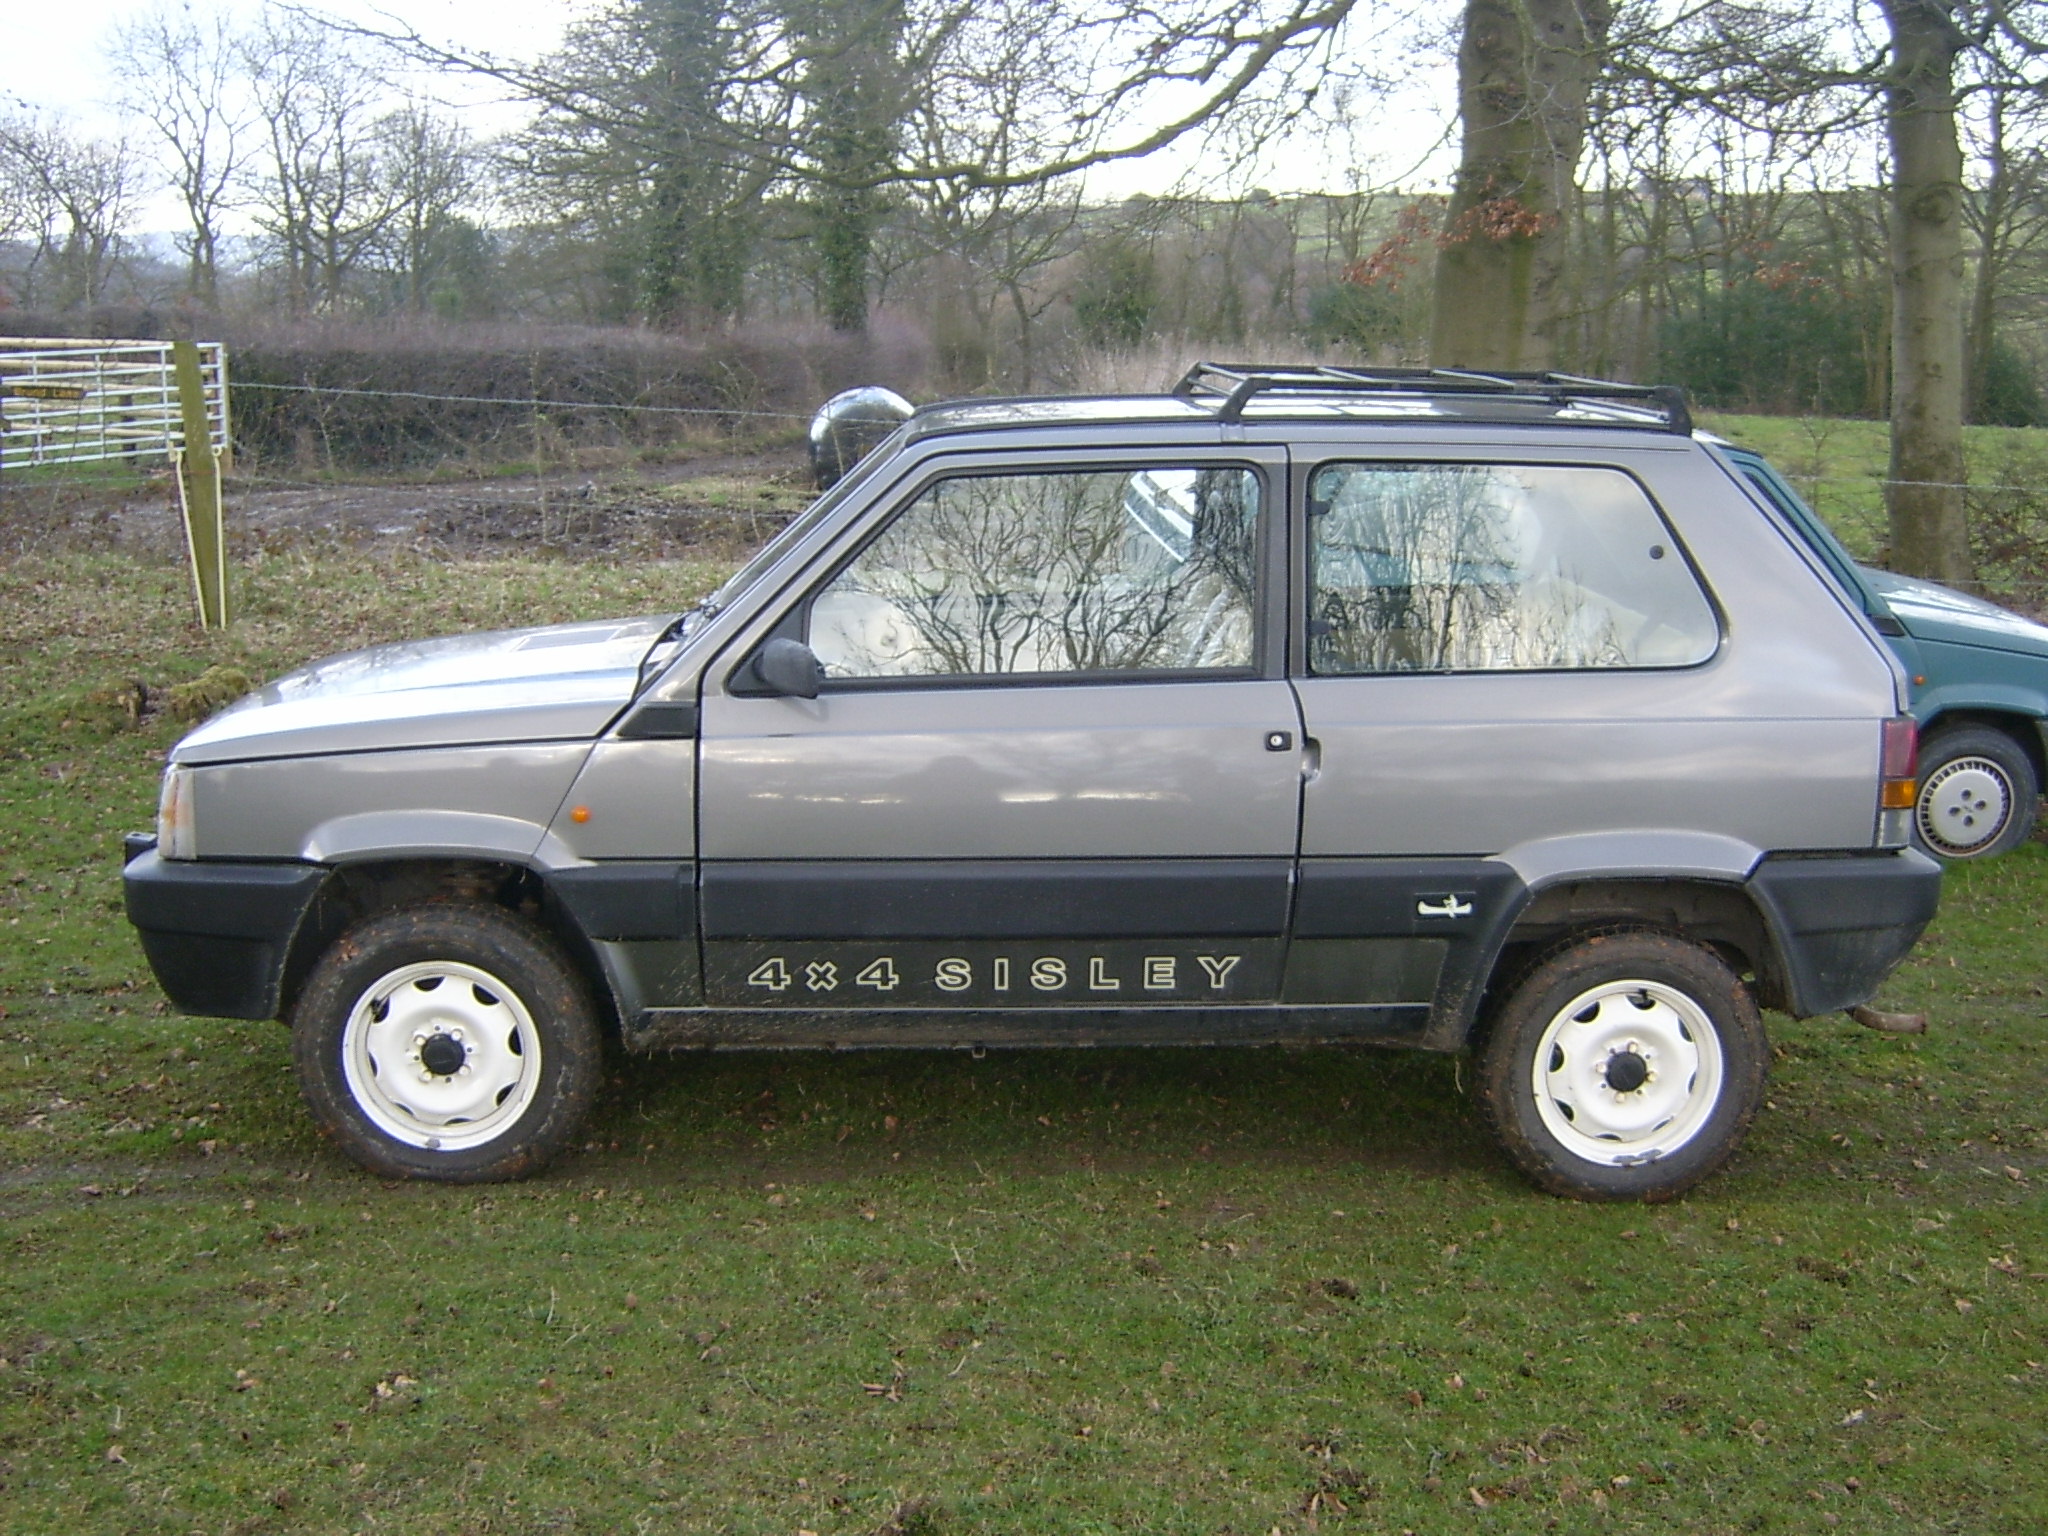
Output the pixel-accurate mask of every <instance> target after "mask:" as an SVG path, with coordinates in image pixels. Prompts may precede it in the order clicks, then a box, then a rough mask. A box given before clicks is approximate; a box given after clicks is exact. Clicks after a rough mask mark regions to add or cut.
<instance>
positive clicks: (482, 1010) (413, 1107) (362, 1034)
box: [341, 960, 541, 1152]
mask: <svg viewBox="0 0 2048 1536" xmlns="http://www.w3.org/2000/svg"><path fill="white" fill-rule="evenodd" d="M341 1068H342V1073H343V1075H344V1076H345V1077H346V1078H347V1081H348V1086H349V1092H350V1093H352V1094H353V1095H354V1096H355V1100H356V1103H358V1104H359V1105H361V1106H362V1110H363V1113H364V1114H365V1115H366V1116H368V1117H369V1120H370V1122H371V1123H372V1124H373V1125H375V1126H376V1127H377V1129H379V1130H380V1131H382V1132H384V1134H385V1135H387V1136H389V1137H391V1138H392V1139H393V1140H395V1141H402V1142H404V1143H405V1144H406V1145H407V1146H413V1147H421V1148H424V1149H426V1150H427V1151H430V1152H460V1151H464V1150H466V1149H467V1148H470V1147H476V1146H481V1145H483V1144H484V1143H485V1142H488V1141H492V1140H495V1139H496V1138H497V1137H499V1136H502V1135H503V1134H504V1133H505V1132H506V1130H507V1129H509V1128H510V1127H511V1126H513V1125H516V1124H517V1123H518V1121H519V1117H520V1116H521V1115H523V1114H525V1113H526V1111H527V1109H528V1107H529V1106H531V1105H532V1103H533V1098H534V1094H535V1093H537V1092H538V1091H539V1089H540V1080H541V1043H540V1036H539V1033H538V1032H537V1031H536V1030H535V1029H534V1027H533V1017H532V1015H531V1014H529V1013H528V1012H527V1011H526V1005H525V1004H524V1003H522V1002H521V1001H520V1000H519V998H518V997H517V996H516V995H515V994H514V993H513V991H512V989H511V988H510V987H509V986H507V985H506V984H505V983H504V982H502V981H500V980H499V979H498V978H497V977H495V976H493V975H492V974H491V973H490V972H489V971H486V970H483V969H482V968H481V967H478V966H474V965H463V964H460V963H458V962H455V961H445V960H443V961H426V962H424V963H421V964H417V965H406V966H401V967H399V968H398V969H397V970H395V971H393V972H391V973H390V974H389V975H388V976H383V977H380V978H379V979H378V980H377V981H375V982H374V983H372V984H371V985H370V986H369V987H368V988H366V989H365V990H364V992H363V995H362V996H361V997H360V998H358V999H357V1000H356V1005H355V1007H354V1008H352V1009H350V1010H349V1017H348V1023H347V1024H346V1025H345V1026H343V1029H342V1040H341Z"/></svg>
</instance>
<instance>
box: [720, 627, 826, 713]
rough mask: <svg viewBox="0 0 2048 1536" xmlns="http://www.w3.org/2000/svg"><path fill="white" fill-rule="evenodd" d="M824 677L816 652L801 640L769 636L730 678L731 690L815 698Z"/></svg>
mask: <svg viewBox="0 0 2048 1536" xmlns="http://www.w3.org/2000/svg"><path fill="white" fill-rule="evenodd" d="M824 681H825V668H824V665H823V663H821V662H820V661H819V660H818V657H817V653H816V652H815V651H813V650H812V649H811V648H810V647H809V646H808V645H805V644H804V643H803V641H801V640H770V641H769V642H768V643H767V644H766V645H764V646H762V647H761V649H759V650H758V651H756V652H754V655H753V659H752V660H750V661H749V662H748V663H747V664H746V665H745V666H744V667H742V668H740V672H739V675H738V676H737V677H736V678H734V679H733V682H734V684H735V685H736V686H735V687H734V688H733V690H732V691H733V692H734V693H745V694H768V695H770V696H772V697H775V698H786V699H815V698H816V697H817V696H818V688H819V686H820V685H821V684H822V683H823V682H824Z"/></svg>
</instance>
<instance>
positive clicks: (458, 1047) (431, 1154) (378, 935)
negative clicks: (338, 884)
mask: <svg viewBox="0 0 2048 1536" xmlns="http://www.w3.org/2000/svg"><path fill="white" fill-rule="evenodd" d="M292 1055H293V1059H294V1062H295V1064H296V1066H297V1068H298V1075H299V1086H300V1089H301V1091H302V1092H303V1093H304V1095H305V1098H306V1102H307V1104H308V1106H309V1107H310V1108H311V1109H312V1112H313V1118H314V1120H315V1121H316V1122H317V1123H318V1124H319V1126H320V1128H321V1130H323V1131H324V1132H326V1134H327V1135H328V1136H330V1137H331V1138H333V1140H334V1141H335V1143H336V1144H337V1145H338V1146H340V1147H341V1149H342V1150H343V1151H344V1152H346V1153H348V1155H349V1156H350V1157H352V1158H354V1159H355V1160H356V1161H357V1162H359V1163H361V1164H362V1165H363V1166H364V1167H366V1168H368V1169H370V1170H371V1171H372V1172H374V1173H379V1174H382V1175H384V1176H385V1177H387V1178H414V1179H437V1180H445V1181H450V1182H460V1183H483V1182H490V1181H495V1180H501V1179H513V1178H519V1177H521V1176H523V1175H525V1174H529V1173H533V1172H535V1171H537V1170H538V1169H540V1168H541V1167H543V1166H545V1165H546V1163H547V1162H548V1160H549V1159H550V1158H551V1157H553V1156H554V1155H555V1154H556V1153H557V1152H559V1151H560V1150H561V1149H562V1148H563V1147H564V1146H566V1145H567V1144H568V1143H569V1141H570V1140H571V1139H572V1138H573V1137H574V1136H575V1135H576V1132H577V1131H578V1129H579V1128H580V1127H581V1125H582V1123H583V1120H584V1117H585V1116H586V1115H587V1113H588V1112H589V1108H590V1105H591V1102H592V1100H593V1099H594V1098H595V1097H596V1093H597V1086H598V1081H599V1077H600V1072H601V1060H602V1048H601V1044H600V1039H599V1034H598V1029H597V1022H596V1018H595V1016H594V1014H593V1011H592V1008H591V1004H590V999H589V994H588V992H587V990H586V989H585V988H584V986H583V984H582V981H581V978H580V977H579V976H578V975H577V973H576V971H575V970H574V968H573V967H572V966H571V965H570V963H569V961H568V960H567V958H566V957H565V956H564V955H563V954H562V952H561V950H560V948H559V947H558V946H557V945H556V944H555V942H554V941H553V940H552V939H551V938H549V936H548V935H547V934H546V933H545V932H543V931H542V930H541V929H540V928H538V927H536V926H535V925H534V924H532V923H530V922H528V921H527V920H526V919H525V918H523V917H520V916H518V915H517V914H516V913H511V912H507V911H504V910H502V909H500V908H496V907H482V906H468V905H461V904H455V903H431V904H427V905H424V906H418V907H409V908H404V909H401V910H398V911H393V912H385V913H381V914H379V915H377V916H375V917H371V918H369V919H367V920H365V921H364V922H361V923H358V924H357V925H355V926H354V927H353V928H350V929H349V930H348V931H347V932H345V933H343V934H342V935H341V937H340V938H339V939H337V940H336V941H335V942H334V944H333V945H332V947H330V948H329V950H328V951H327V953H326V954H325V955H324V956H323V957H322V958H321V960H320V962H319V963H318V964H317V965H316V966H315V967H314V969H313V973H312V975H311V976H310V977H309V978H308V980H307V983H306V987H305V990H304V991H303V992H302V993H301V994H300V996H299V1000H298V1003H297V1004H296V1006H295V1007H294V1009H293V1011H292Z"/></svg>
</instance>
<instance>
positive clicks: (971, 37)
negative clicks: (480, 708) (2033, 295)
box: [328, 0, 1361, 326]
mask: <svg viewBox="0 0 2048 1536" xmlns="http://www.w3.org/2000/svg"><path fill="white" fill-rule="evenodd" d="M1360 3H1361V0H1107V3H1105V4H1102V5H1098V6H1091V7H1088V8H1085V9H1082V10H1079V11H1076V10H1074V9H1073V8H1071V7H1069V8H1066V9H1065V10H1064V11H1060V10H1058V9H1052V10H1048V9H1047V8H1045V7H1039V8H1037V9H1038V11H1039V12H1040V13H1042V14H1040V15H1039V16H1038V17H1037V18H1036V19H1035V20H1033V21H1032V25H1033V26H1034V28H1035V29H1036V30H1035V32H1034V37H1035V38H1036V40H1037V43H1038V46H1037V48H1036V50H1035V52H1033V53H1032V55H1031V57H1032V59H1033V61H1034V63H1035V65H1036V66H1037V67H1038V70H1039V73H1038V74H1037V76H1036V77H1035V78H1034V79H1032V80H1031V81H1030V82H1029V84H1028V87H1022V88H1019V89H1017V90H1015V91H1014V92H1013V93H1012V94H1013V99H1014V101H1015V103H1016V105H1017V106H1019V107H1020V108H1022V109H1024V112H1025V113H1026V114H1027V115H1028V120H1029V123H1030V131H1029V132H1028V133H1026V134H1022V135H1018V136H1013V137H1011V138H1009V139H1008V140H1005V139H1003V138H1002V136H1000V135H992V134H990V133H987V132H985V131H976V132H970V133H965V134H941V135H933V134H930V133H927V132H923V131H910V130H907V129H906V128H905V126H904V125H905V124H906V122H908V121H909V120H910V119H912V118H915V117H916V116H917V115H918V114H919V112H920V110H921V107H920V103H921V102H922V101H923V100H924V99H925V98H926V97H934V98H936V97H940V96H944V95H945V94H946V93H947V92H948V91H951V92H953V95H952V97H951V99H952V100H953V101H955V102H958V101H959V100H960V96H959V94H958V92H959V87H961V86H962V85H963V84H964V83H966V82H970V81H974V80H976V79H985V78H987V77H988V76H989V75H990V73H991V71H992V66H991V63H990V59H989V51H990V50H994V55H995V57H996V58H997V59H998V60H1003V59H1007V60H1009V62H1010V64H1014V62H1015V61H1016V59H1017V57H1018V55H1017V54H1016V53H1015V51H1014V50H1011V49H1009V46H1008V40H1007V39H1006V38H1005V37H1004V35H1003V33H1002V31H1001V29H1000V28H999V27H996V26H992V25H989V24H987V20H986V18H987V17H988V15H989V14H990V13H991V12H993V13H996V14H999V15H1002V16H1006V17H1007V16H1022V15H1025V13H1027V12H1030V11H1032V9H1033V8H1032V7H1029V6H1025V5H1022V4H1008V5H997V6H993V7H983V6H980V5H975V4H966V3H962V0H740V3H735V4H713V3H705V0H617V3H616V4H615V6H614V8H613V9H612V10H610V11H607V12H603V13H600V15H599V16H598V17H596V18H594V19H593V21H592V23H591V24H590V27H589V28H588V29H585V31H584V32H583V34H582V36H583V38H584V39H585V41H584V43H582V44H580V45H578V46H572V48H570V49H569V50H566V51H565V52H564V53H563V54H562V55H558V56H556V57H554V58H551V59H547V60H543V61H541V62H540V63H538V64H521V63H517V62H513V61H507V60H504V59H499V58H496V57H492V56H489V55H485V54H481V53H477V52H473V51H465V50H462V49H458V48H454V47H450V46H447V45H445V44H440V43H437V42H435V41H433V40H432V39H430V38H428V37H426V36H425V35H424V34H422V33H421V32H419V31H418V30H416V29H412V28H407V27H403V26H392V27H387V28H383V29H365V28H360V27H349V26H347V25H345V24H343V23H340V22H336V21H332V20H331V19H330V21H329V23H328V24H329V25H332V26H336V27H339V28H341V29H342V30H344V31H353V32H354V33H355V34H356V35H359V36H369V37H374V38H376V39H377V40H378V41H379V42H380V43H383V44H385V45H388V46H391V47H394V48H396V49H398V50H399V51H400V53H402V54H403V55H404V56H406V57H408V58H410V59H412V60H414V61H416V62H423V63H428V64H431V65H435V66H438V67H443V68H449V69H457V70H463V71H468V72H473V73H480V74H483V75H485V76H487V77H489V78H492V79H495V80H497V81H500V82H501V83H504V84H505V85H507V86H509V87H510V88H512V89H514V90H516V91H518V92H520V93H522V94H524V95H525V96H527V97H528V98H529V99H530V100H532V101H533V102H534V103H535V104H536V106H537V107H538V108H540V109H541V114H542V118H541V124H540V128H541V130H542V131H540V132H538V133H536V134H535V135H532V136H529V140H528V142H527V144H526V145H525V146H523V148H524V150H525V163H526V164H527V165H529V166H531V167H533V168H534V169H535V170H552V171H554V172H556V173H563V172H573V173H574V174H575V175H576V176H577V177H579V178H580V179H581V181H582V182H583V184H584V185H585V186H587V187H588V188H589V189H590V190H589V191H588V192H587V193H579V194H578V195H577V196H576V197H574V198H573V199H570V200H569V201H572V202H574V203H575V204H577V205H579V206H580V207H581V208H582V209H584V210H589V213H590V214H591V215H595V217H598V218H602V217H604V216H605V215H606V214H607V213H608V212H609V210H610V206H611V205H612V204H613V203H614V202H616V201H624V202H626V203H627V204H628V205H629V206H633V205H637V204H639V203H640V201H641V200H642V199H643V198H644V197H645V195H646V192H647V190H648V187H649V179H648V177H647V171H648V168H649V167H650V166H652V165H655V164H657V163H661V162H662V161H664V160H670V159H672V158H673V157H672V156H670V155H669V153H668V151H667V149H666V148H665V145H666V144H667V143H668V142H670V141H672V140H673V139H674V138H675V137H676V133H675V129H676V125H677V123H678V122H679V121H682V114H681V113H680V112H679V110H678V105H677V102H676V99H675V96H674V94H673V93H658V92H657V93H649V92H642V91H638V90H635V89H632V88H629V83H631V82H636V81H637V80H639V79H640V78H642V71H641V70H640V69H639V68H637V57H636V52H635V49H633V48H622V47H621V46H620V45H621V44H623V43H624V42H626V41H628V40H630V39H631V38H632V37H633V33H632V32H631V31H630V29H629V28H627V27H626V26H625V25H624V23H628V22H632V21H634V20H635V19H636V17H638V16H640V15H643V14H646V13H651V12H654V11H657V10H669V11H675V12H679V13H680V12H683V11H691V12H694V13H696V15H695V16H694V18H684V20H685V21H686V22H687V24H688V25H687V35H689V36H693V37H697V38H706V37H714V36H715V37H716V38H717V39H719V40H720V44H721V46H720V47H719V48H718V49H717V50H716V53H715V64H716V68H715V71H714V73H713V74H712V75H711V77H710V79H709V82H708V83H705V82H704V81H702V80H696V79H694V78H693V90H692V92H691V93H688V99H689V101H690V102H692V103H694V107H693V111H694V116H692V117H690V118H689V120H688V126H689V131H688V133H687V134H685V135H684V136H683V137H684V140H685V142H686V143H687V146H688V156H689V163H690V164H692V165H695V166H710V167H719V168H722V169H723V170H724V171H725V173H726V174H728V175H729V176H731V177H732V178H733V185H732V188H731V193H730V195H728V196H726V197H725V198H723V199H722V200H720V199H711V200H710V202H709V206H711V207H713V208H715V209H718V210H720V212H719V213H718V214H717V215H714V216H713V217H712V218H711V219H709V220H699V221H698V223H699V224H701V225H705V226H707V227H708V228H709V229H710V230H713V231H715V230H717V229H718V228H719V227H720V226H721V225H725V224H729V223H732V222H736V221H732V220H729V219H727V218H726V217H725V216H724V211H725V210H739V209H751V208H753V207H756V206H758V205H759V204H760V203H761V202H762V201H763V200H764V199H765V198H768V197H770V196H774V195H781V196H784V197H788V196H792V195H793V196H794V197H795V198H796V199H797V200H799V201H800V203H802V204H803V205H805V206H807V207H808V208H809V210H810V214H811V218H810V229H809V236H810V238H812V239H813V240H815V242H816V244H817V248H818V255H819V262H818V266H819V269H820V272H821V276H822V281H821V283H820V298H821V308H823V309H824V311H825V312H826V314H827V317H828V318H830V319H832V320H833V321H834V322H835V323H837V324H841V325H845V326H851V325H853V324H855V323H856V321H857V317H858V316H860V315H864V314H865V309H866V302H867V298H868V294H867V291H866V290H867V287H868V273H867V271H866V266H867V262H868V260H869V259H870V258H871V256H872V239H873V235H874V233H875V229H876V225H877V219H878V217H879V214H880V211H881V208H882V204H883V193H884V189H886V188H889V187H900V186H922V187H933V188H945V189H949V190H947V191H944V192H941V193H939V194H937V195H938V196H940V197H947V196H950V197H953V198H954V199H955V200H956V202H957V200H958V199H959V198H960V197H961V196H962V195H963V194H964V193H965V192H966V191H967V190H969V189H972V190H975V191H983V192H991V193H992V192H995V191H999V190H1002V189H1023V188H1029V187H1034V186H1043V185H1047V184H1052V183H1057V182H1060V181H1062V180H1063V179H1065V178H1067V177H1070V176H1072V175H1074V174H1076V173H1078V172H1080V171H1083V170H1086V169H1088V168H1090V167H1093V166H1098V165H1104V164H1107V163H1110V162H1112V161H1117V160H1124V159H1130V158H1134V157H1138V156H1142V155H1146V154H1150V153H1152V152H1153V151H1155V150H1159V149H1163V148H1165V147H1167V146H1169V145H1173V144H1175V143H1178V142H1180V141H1181V140H1183V139H1186V138H1188V137H1189V136H1190V135H1194V134H1198V133H1202V132H1206V131H1209V130H1211V129H1213V128H1214V127H1215V126H1216V125H1217V124H1219V123H1220V122H1221V121H1222V120H1223V119H1224V118H1225V116H1226V115H1229V116H1230V118H1231V121H1232V122H1233V123H1236V124H1244V123H1247V122H1253V121H1256V122H1257V123H1258V124H1259V125H1260V129H1261V131H1262V132H1268V131H1271V130H1272V129H1274V128H1277V127H1278V126H1281V125H1284V124H1286V123H1288V122H1291V121H1293V120H1294V119H1295V118H1297V117H1298V116H1299V115H1300V114H1301V113H1303V112H1305V111H1306V110H1308V106H1309V104H1310V103H1311V102H1312V101H1313V99H1314V97H1315V94H1316V92H1317V90H1318V89H1320V88H1321V86H1322V84H1323V81H1324V78H1325V77H1326V76H1328V75H1329V74H1331V73H1332V72H1333V71H1335V70H1336V69H1337V68H1338V67H1339V66H1340V65H1341V64H1342V63H1343V62H1344V61H1343V60H1342V59H1341V57H1340V56H1339V41H1338V36H1337V34H1338V31H1339V28H1340V27H1341V26H1342V24H1343V23H1344V21H1345V20H1346V18H1348V17H1349V16H1350V15H1351V14H1352V12H1353V11H1354V10H1355V9H1356V8H1358V6H1359V5H1360ZM785 23H794V24H793V25H792V24H785ZM606 44H611V45H612V46H610V47H609V48H608V47H606ZM592 54H595V56H596V64H597V67H595V68H592V67H590V65H589V64H588V63H586V62H585V61H586V59H588V58H589V56H590V55H592ZM614 59H616V61H617V62H616V67H614V68H607V67H606V66H607V65H610V64H612V63H613V61H614ZM1004 67H1008V65H1004V64H1001V63H998V64H997V65H995V66H994V68H998V69H999V68H1004ZM987 105H988V104H987V103H986V102H980V101H977V102H973V103H972V104H971V105H970V106H969V109H968V110H969V112H970V115H971V116H972V117H973V118H974V120H975V121H977V122H981V121H982V120H983V119H984V118H985V115H986V112H987ZM927 115H929V114H927ZM1022 120H1023V119H1020V121H1022ZM608 174H609V175H611V176H612V177H613V178H614V179H613V180H612V181H611V183H610V185H609V186H608V187H607V186H606V185H605V184H604V178H605V176H606V175H608ZM565 184H566V183H565ZM1013 201H1014V200H1013ZM1022 201H1025V202H1028V201H1030V200H1029V199H1024V200H1022ZM672 202H673V203H674V205H675V206H678V207H683V208H694V207H699V206H703V205H701V204H699V203H698V202H697V201H696V200H695V197H694V195H692V196H688V197H681V198H677V199H672ZM655 206H657V207H658V206H661V205H660V204H659V203H656V204H655ZM587 216H588V215H587ZM643 222H648V223H651V222H653V221H643V220H640V219H637V218H636V219H633V220H629V221H626V227H628V228H631V227H634V226H637V225H640V224H641V223H643ZM669 244H670V246H671V248H678V249H697V248H700V246H701V245H703V242H699V241H698V240H696V239H694V238H692V239H689V240H688V241H684V240H683V239H680V238H678V239H674V240H671V241H670V242H669ZM856 290H858V291H856ZM652 307H653V306H651V305H650V306H649V308H650V309H651V308H652Z"/></svg>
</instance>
